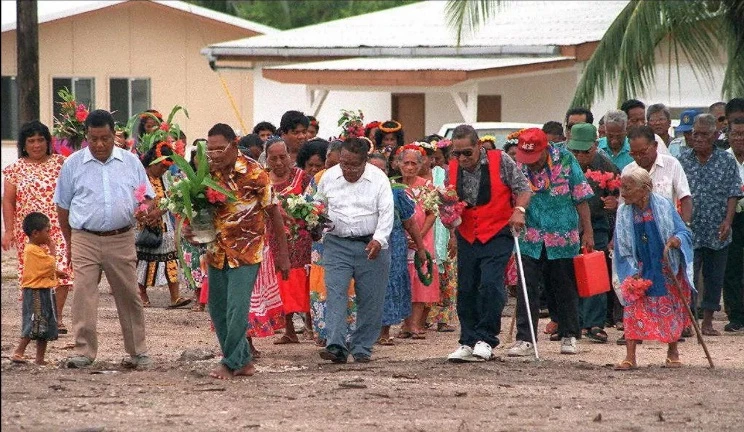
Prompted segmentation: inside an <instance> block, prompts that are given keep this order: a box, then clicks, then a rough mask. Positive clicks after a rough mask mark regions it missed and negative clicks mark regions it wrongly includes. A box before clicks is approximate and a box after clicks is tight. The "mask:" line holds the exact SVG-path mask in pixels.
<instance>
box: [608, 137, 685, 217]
mask: <svg viewBox="0 0 744 432" xmlns="http://www.w3.org/2000/svg"><path fill="white" fill-rule="evenodd" d="M628 139H629V140H630V156H632V157H633V160H634V162H631V163H630V164H628V165H627V166H626V167H625V168H623V171H622V173H623V174H625V173H627V172H629V171H630V170H632V169H634V168H636V167H638V166H640V167H641V168H643V169H645V170H646V171H648V173H649V174H651V180H653V182H654V192H656V193H658V194H659V195H662V196H663V197H664V198H666V199H668V200H669V201H671V202H672V203H673V204H674V205H677V201H679V203H680V215H681V216H682V220H683V221H684V222H685V224H688V226H689V223H690V221H691V220H692V194H691V193H690V186H689V184H688V183H687V175H686V174H685V171H684V170H683V169H682V165H681V164H680V163H679V161H678V160H677V158H675V157H674V156H670V155H667V154H661V153H658V152H657V148H658V143H657V142H656V141H655V140H654V131H653V129H651V127H650V126H638V127H635V128H633V129H631V130H630V132H629V133H628Z"/></svg>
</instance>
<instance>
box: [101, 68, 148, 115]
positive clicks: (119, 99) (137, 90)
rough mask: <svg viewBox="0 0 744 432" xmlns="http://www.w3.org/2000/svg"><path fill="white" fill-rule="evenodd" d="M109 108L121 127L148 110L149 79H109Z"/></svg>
mask: <svg viewBox="0 0 744 432" xmlns="http://www.w3.org/2000/svg"><path fill="white" fill-rule="evenodd" d="M109 95H110V98H111V100H109V108H110V109H111V113H112V114H113V116H114V120H115V121H116V122H117V123H119V124H122V125H125V124H127V121H128V120H129V118H130V117H132V116H133V115H135V114H138V113H141V112H142V111H145V110H147V109H148V108H150V78H111V79H110V80H109Z"/></svg>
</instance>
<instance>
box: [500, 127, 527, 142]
mask: <svg viewBox="0 0 744 432" xmlns="http://www.w3.org/2000/svg"><path fill="white" fill-rule="evenodd" d="M523 130H524V129H520V130H518V131H516V132H512V133H510V134H509V135H507V136H506V142H505V143H504V144H519V134H521V133H522V131H523Z"/></svg>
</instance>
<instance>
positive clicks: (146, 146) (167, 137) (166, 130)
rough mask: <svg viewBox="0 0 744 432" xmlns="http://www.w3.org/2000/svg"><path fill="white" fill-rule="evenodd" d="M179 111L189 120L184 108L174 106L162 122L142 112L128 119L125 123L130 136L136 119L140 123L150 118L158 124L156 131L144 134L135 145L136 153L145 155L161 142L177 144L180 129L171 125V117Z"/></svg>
mask: <svg viewBox="0 0 744 432" xmlns="http://www.w3.org/2000/svg"><path fill="white" fill-rule="evenodd" d="M179 111H183V113H184V114H185V115H186V118H189V112H188V111H186V108H184V107H182V106H180V105H176V106H174V107H173V109H172V110H171V112H170V114H169V115H168V118H167V119H166V120H164V121H163V120H160V119H159V118H158V117H157V116H156V115H154V114H153V113H150V112H143V113H140V114H137V115H136V116H134V117H132V118H130V119H129V121H128V122H127V129H128V130H129V131H130V135H131V134H132V128H133V127H134V124H135V123H136V121H137V118H139V119H140V121H145V119H147V118H152V119H154V120H155V121H156V122H157V123H158V128H157V129H155V130H154V131H152V132H148V133H146V134H144V135H143V136H142V138H140V140H139V142H138V143H137V151H139V152H140V154H144V153H147V151H148V150H150V149H151V148H152V147H153V146H154V145H156V144H158V143H159V142H161V141H168V142H177V141H178V140H179V139H180V138H181V127H180V126H179V125H178V124H176V123H173V117H175V115H176V113H178V112H179ZM174 162H175V161H174Z"/></svg>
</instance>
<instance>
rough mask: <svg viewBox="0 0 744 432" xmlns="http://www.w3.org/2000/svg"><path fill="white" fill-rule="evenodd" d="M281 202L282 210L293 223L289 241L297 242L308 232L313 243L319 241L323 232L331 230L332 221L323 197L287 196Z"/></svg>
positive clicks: (289, 227) (290, 228) (290, 226)
mask: <svg viewBox="0 0 744 432" xmlns="http://www.w3.org/2000/svg"><path fill="white" fill-rule="evenodd" d="M281 201H282V209H283V210H284V212H285V213H286V215H287V217H288V218H289V219H291V221H292V222H290V224H289V226H288V229H289V232H288V234H287V237H288V239H289V240H297V239H298V238H299V237H300V234H301V233H303V232H308V233H309V234H310V238H312V239H313V241H319V240H320V238H321V236H322V235H323V230H324V229H326V228H330V226H331V220H330V219H329V218H328V211H327V208H326V205H325V203H324V202H323V201H324V200H323V199H322V198H321V197H319V196H315V197H311V196H309V195H295V194H287V195H284V196H282V197H281Z"/></svg>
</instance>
